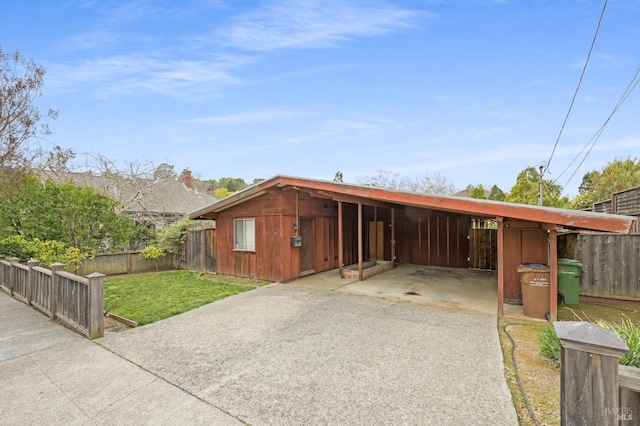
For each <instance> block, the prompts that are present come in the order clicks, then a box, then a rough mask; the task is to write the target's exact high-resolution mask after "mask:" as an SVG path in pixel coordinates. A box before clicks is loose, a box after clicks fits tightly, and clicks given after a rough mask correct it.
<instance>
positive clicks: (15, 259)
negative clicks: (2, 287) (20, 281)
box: [9, 257, 20, 296]
mask: <svg viewBox="0 0 640 426" xmlns="http://www.w3.org/2000/svg"><path fill="white" fill-rule="evenodd" d="M9 262H10V263H11V266H10V267H9V294H10V295H11V296H13V289H14V288H15V284H16V267H15V266H14V265H13V264H14V263H18V262H20V258H19V257H11V258H9Z"/></svg>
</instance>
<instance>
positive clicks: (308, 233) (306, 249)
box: [300, 219, 315, 275]
mask: <svg viewBox="0 0 640 426" xmlns="http://www.w3.org/2000/svg"><path fill="white" fill-rule="evenodd" d="M300 236H301V237H302V247H300V275H304V274H308V273H311V272H315V271H314V270H313V220H311V219H300Z"/></svg>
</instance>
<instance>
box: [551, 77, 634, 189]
mask: <svg viewBox="0 0 640 426" xmlns="http://www.w3.org/2000/svg"><path fill="white" fill-rule="evenodd" d="M639 83H640V66H638V68H637V69H636V71H635V73H634V74H633V76H632V77H631V79H630V80H629V83H628V84H627V87H625V89H624V91H623V92H622V95H620V99H619V100H618V102H617V103H616V105H615V106H614V107H613V109H612V110H611V113H610V114H609V117H607V119H606V120H605V121H604V123H602V125H601V126H600V128H599V129H598V130H597V131H596V133H595V134H594V135H593V136H592V137H591V139H589V141H588V142H587V143H586V144H585V146H584V147H582V149H581V150H580V152H578V154H576V156H575V157H574V158H573V160H571V162H570V163H569V164H568V165H567V167H565V169H564V170H563V171H562V173H560V174H559V175H558V177H557V178H556V179H555V180H554V183H557V181H558V180H559V179H560V177H562V175H563V174H564V173H565V172H566V171H567V170H569V168H570V167H571V165H572V164H573V163H574V162H575V161H576V160H577V159H578V158H580V156H581V155H582V153H583V152H584V151H585V150H586V149H587V148H588V151H587V152H586V153H585V154H584V157H583V158H582V161H580V164H578V166H577V167H576V169H575V170H574V171H573V173H572V174H571V176H570V177H569V179H567V181H566V182H565V184H564V185H563V186H566V185H567V184H568V183H569V182H570V181H571V179H573V177H574V176H575V174H576V173H577V172H578V170H579V169H580V167H581V166H582V164H583V163H584V162H585V160H586V159H587V157H588V156H589V154H590V153H591V151H592V150H593V147H594V146H595V144H596V142H598V140H599V139H600V136H601V135H602V133H603V132H604V130H605V128H606V127H607V125H608V124H609V122H610V121H611V118H612V117H613V115H614V114H615V113H616V112H617V111H618V109H619V108H620V107H621V106H622V104H623V103H624V102H625V101H626V100H627V98H628V97H629V95H630V94H631V92H633V90H634V89H635V88H636V87H637V86H638V84H639Z"/></svg>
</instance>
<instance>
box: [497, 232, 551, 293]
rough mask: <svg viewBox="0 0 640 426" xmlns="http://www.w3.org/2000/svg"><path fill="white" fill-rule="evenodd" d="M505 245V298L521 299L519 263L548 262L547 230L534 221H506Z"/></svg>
mask: <svg viewBox="0 0 640 426" xmlns="http://www.w3.org/2000/svg"><path fill="white" fill-rule="evenodd" d="M506 225H509V227H506ZM504 246H505V251H504V259H503V261H504V298H505V299H511V300H521V299H522V290H521V288H520V275H519V273H518V265H521V264H523V263H542V264H546V263H547V262H548V254H547V250H548V249H547V231H546V230H544V229H540V225H539V224H537V223H533V222H532V223H529V224H527V223H525V222H518V223H514V222H509V221H505V231H504Z"/></svg>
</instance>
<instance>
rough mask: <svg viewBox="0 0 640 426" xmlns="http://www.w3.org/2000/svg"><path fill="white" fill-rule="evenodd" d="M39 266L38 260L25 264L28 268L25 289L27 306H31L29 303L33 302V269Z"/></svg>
mask: <svg viewBox="0 0 640 426" xmlns="http://www.w3.org/2000/svg"><path fill="white" fill-rule="evenodd" d="M39 264H40V261H39V260H35V259H31V260H29V261H28V262H27V265H28V266H29V272H28V275H27V288H26V289H25V292H26V293H27V294H26V297H27V305H31V301H32V300H33V289H34V288H35V284H34V280H35V274H34V273H33V268H34V267H35V266H38V265H39Z"/></svg>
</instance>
